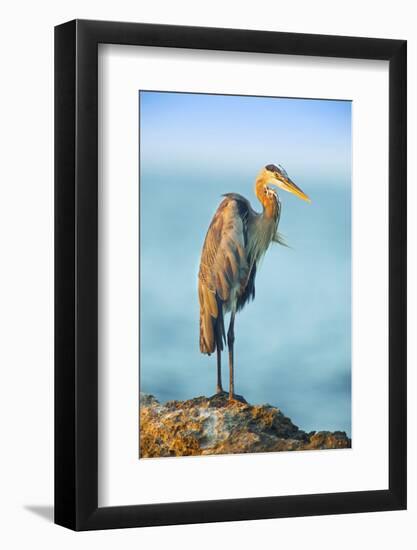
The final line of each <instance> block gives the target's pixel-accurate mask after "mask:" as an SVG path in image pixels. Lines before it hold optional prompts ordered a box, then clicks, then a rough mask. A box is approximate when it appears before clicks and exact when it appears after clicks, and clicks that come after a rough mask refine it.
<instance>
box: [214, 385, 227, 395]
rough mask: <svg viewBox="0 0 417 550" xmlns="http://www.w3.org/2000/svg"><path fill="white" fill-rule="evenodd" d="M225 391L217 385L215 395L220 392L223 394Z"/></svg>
mask: <svg viewBox="0 0 417 550" xmlns="http://www.w3.org/2000/svg"><path fill="white" fill-rule="evenodd" d="M225 393H226V392H225V391H224V389H223V388H222V387H221V386H217V388H216V395H222V394H225Z"/></svg>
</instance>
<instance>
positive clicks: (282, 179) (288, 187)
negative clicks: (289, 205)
mask: <svg viewBox="0 0 417 550" xmlns="http://www.w3.org/2000/svg"><path fill="white" fill-rule="evenodd" d="M264 177H265V179H266V180H267V183H268V184H270V185H276V186H277V187H279V188H281V189H284V191H288V192H289V193H292V194H293V195H296V196H297V197H299V198H300V199H303V200H304V201H307V202H311V200H310V197H308V196H307V195H306V194H305V193H304V191H302V190H301V189H300V188H299V187H298V186H297V185H295V183H294V182H293V181H292V179H291V178H290V177H289V175H288V174H287V172H286V171H285V170H284V168H283V167H282V166H280V165H278V166H276V165H275V164H267V165H266V166H265V168H264Z"/></svg>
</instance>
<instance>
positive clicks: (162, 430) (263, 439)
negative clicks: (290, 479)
mask: <svg viewBox="0 0 417 550" xmlns="http://www.w3.org/2000/svg"><path fill="white" fill-rule="evenodd" d="M243 401H244V400H243ZM139 424H140V438H139V439H140V449H139V456H140V458H155V457H169V456H193V455H194V456H196V455H213V454H236V453H256V452H261V453H262V452H277V451H302V450H312V449H345V448H350V447H351V440H350V439H349V438H348V437H347V436H346V433H345V432H334V433H332V432H310V433H309V434H307V433H306V432H304V431H302V430H300V429H299V428H298V426H296V425H295V424H293V423H292V421H291V420H290V419H289V418H288V417H286V416H285V415H284V414H283V413H282V412H281V411H280V410H279V409H277V408H276V407H272V406H271V405H250V404H248V403H246V402H241V401H234V402H232V403H230V402H229V401H228V398H227V395H225V394H221V395H215V396H213V397H210V398H207V397H196V398H194V399H189V400H187V401H168V402H167V403H165V404H161V403H159V402H158V401H157V400H156V399H155V398H154V397H153V396H150V395H144V394H142V395H141V399H140V415H139Z"/></svg>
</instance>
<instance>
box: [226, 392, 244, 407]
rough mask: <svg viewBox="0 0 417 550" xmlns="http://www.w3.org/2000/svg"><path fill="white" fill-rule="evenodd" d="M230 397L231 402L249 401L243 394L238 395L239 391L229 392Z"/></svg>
mask: <svg viewBox="0 0 417 550" xmlns="http://www.w3.org/2000/svg"><path fill="white" fill-rule="evenodd" d="M228 398H229V403H245V404H247V403H248V402H247V401H246V399H245V398H244V397H243V395H238V394H237V393H234V394H231V393H229V394H228Z"/></svg>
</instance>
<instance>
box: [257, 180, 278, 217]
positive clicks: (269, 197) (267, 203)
mask: <svg viewBox="0 0 417 550" xmlns="http://www.w3.org/2000/svg"><path fill="white" fill-rule="evenodd" d="M255 195H256V197H257V199H258V200H259V202H260V203H261V204H262V206H263V216H264V217H265V218H268V219H269V218H271V219H273V220H276V219H277V217H278V202H277V199H276V197H275V195H274V194H273V193H271V192H268V174H266V173H265V171H264V170H262V171H261V172H260V174H259V175H258V177H257V178H256V182H255Z"/></svg>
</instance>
